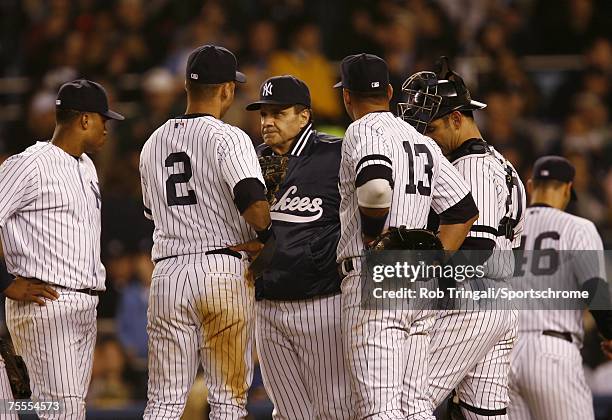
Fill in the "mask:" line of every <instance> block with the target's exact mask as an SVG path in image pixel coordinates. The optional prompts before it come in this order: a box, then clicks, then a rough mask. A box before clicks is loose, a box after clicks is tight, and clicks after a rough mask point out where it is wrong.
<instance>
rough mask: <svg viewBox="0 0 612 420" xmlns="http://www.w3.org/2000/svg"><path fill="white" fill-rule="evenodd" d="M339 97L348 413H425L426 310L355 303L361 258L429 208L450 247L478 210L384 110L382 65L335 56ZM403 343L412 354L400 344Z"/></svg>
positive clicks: (418, 140) (420, 221) (429, 146)
mask: <svg viewBox="0 0 612 420" xmlns="http://www.w3.org/2000/svg"><path fill="white" fill-rule="evenodd" d="M341 70H342V80H341V82H339V83H338V84H336V86H335V87H342V88H343V99H344V104H345V107H346V110H347V113H348V115H349V116H350V117H351V119H352V120H353V123H352V124H351V125H350V126H349V127H348V129H347V131H346V133H345V136H344V140H343V144H342V161H341V164H340V197H341V202H340V222H341V237H340V242H339V244H338V262H339V263H340V269H341V272H342V274H343V277H344V279H343V281H342V285H341V289H342V306H343V310H342V327H343V328H342V331H343V345H344V352H345V358H346V359H347V363H348V369H349V372H350V375H351V379H352V382H353V387H354V391H355V397H356V398H357V402H356V405H355V409H356V411H357V415H356V418H360V419H363V418H368V419H406V418H409V419H433V415H432V409H431V407H429V401H428V398H427V348H428V342H429V335H428V332H429V330H430V328H431V325H432V324H433V312H432V311H429V310H423V311H418V310H363V309H360V299H361V297H360V290H361V285H360V272H361V270H362V267H361V259H360V258H359V257H360V256H362V255H363V252H364V248H365V247H366V244H368V243H370V241H371V240H372V239H373V238H374V237H376V236H377V235H378V234H380V233H381V232H382V231H383V230H384V229H385V228H387V227H399V226H401V225H405V226H406V227H407V228H424V227H425V226H426V224H427V216H428V213H429V209H430V207H433V208H434V209H435V210H436V212H437V213H438V214H439V216H440V219H441V226H440V239H441V240H442V243H443V244H444V247H445V248H446V249H448V250H456V249H457V248H458V247H459V246H460V245H461V243H462V242H463V239H464V238H465V235H466V234H467V233H468V231H469V229H470V226H471V224H472V223H473V221H474V220H475V219H476V217H477V215H478V210H477V209H476V205H475V203H474V201H473V198H472V196H471V194H470V192H469V189H468V187H467V185H466V183H465V181H464V180H463V178H462V177H461V176H460V175H459V173H458V172H457V170H456V169H455V168H454V167H453V166H452V165H451V164H450V163H449V162H448V161H447V160H446V159H444V156H443V155H442V153H441V151H440V149H439V148H438V147H437V146H436V145H435V143H434V142H433V141H432V140H431V139H429V138H427V137H425V136H423V135H421V134H419V133H418V132H417V131H416V130H415V129H414V128H413V127H412V126H411V125H410V124H408V123H406V122H404V121H402V120H400V119H398V118H395V117H394V116H393V114H392V113H391V112H389V100H390V98H391V96H392V93H393V90H392V88H391V86H390V85H389V74H388V69H387V64H386V63H385V62H384V60H382V59H381V58H379V57H377V56H374V55H370V54H359V55H351V56H348V57H346V58H344V60H343V61H342V67H341ZM410 349H412V351H409V350H410Z"/></svg>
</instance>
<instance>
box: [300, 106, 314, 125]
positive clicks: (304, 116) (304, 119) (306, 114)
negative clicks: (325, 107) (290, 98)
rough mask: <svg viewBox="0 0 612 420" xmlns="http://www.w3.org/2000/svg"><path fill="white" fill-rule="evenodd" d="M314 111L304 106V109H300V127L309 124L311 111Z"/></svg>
mask: <svg viewBox="0 0 612 420" xmlns="http://www.w3.org/2000/svg"><path fill="white" fill-rule="evenodd" d="M311 112H312V111H311V110H310V109H308V108H304V109H303V110H301V111H300V117H299V118H300V129H302V128H304V127H306V125H307V124H308V121H310V113H311Z"/></svg>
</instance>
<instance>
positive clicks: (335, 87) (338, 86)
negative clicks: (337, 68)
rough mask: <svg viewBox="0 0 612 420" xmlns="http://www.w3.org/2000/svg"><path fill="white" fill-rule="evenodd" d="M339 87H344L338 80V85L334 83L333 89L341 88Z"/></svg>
mask: <svg viewBox="0 0 612 420" xmlns="http://www.w3.org/2000/svg"><path fill="white" fill-rule="evenodd" d="M341 87H344V86H342V80H340V81H339V82H338V83H336V84H335V85H334V89H338V88H341Z"/></svg>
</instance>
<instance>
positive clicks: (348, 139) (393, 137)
mask: <svg viewBox="0 0 612 420" xmlns="http://www.w3.org/2000/svg"><path fill="white" fill-rule="evenodd" d="M373 165H378V166H379V167H383V166H384V167H388V168H391V171H392V174H393V175H392V177H393V198H392V201H391V208H390V209H389V216H388V217H387V223H386V226H395V227H399V226H402V225H404V226H406V227H407V228H409V229H422V228H425V227H426V225H427V216H428V214H429V209H430V208H432V209H433V210H434V211H435V212H436V213H438V214H440V213H443V212H444V211H445V210H447V209H449V208H451V207H453V206H454V205H455V204H457V203H459V202H460V201H461V200H463V199H465V198H466V196H468V195H469V187H468V186H467V184H466V182H465V180H464V179H463V178H462V177H461V175H460V174H459V173H458V172H457V170H456V169H455V168H454V167H453V165H452V164H451V163H450V162H449V161H448V160H447V159H446V158H445V157H444V155H443V154H442V152H441V150H440V148H439V147H438V146H437V145H436V144H435V142H434V141H433V140H431V139H430V138H429V137H426V136H423V135H422V134H420V133H418V132H417V131H416V130H415V129H414V127H412V126H411V125H410V124H408V123H407V122H405V121H403V120H401V119H399V118H396V117H394V116H393V114H392V113H391V112H373V113H370V114H367V115H365V116H364V117H362V118H360V119H358V120H356V121H354V122H353V123H352V124H351V125H350V126H349V127H348V128H347V130H346V133H345V134H344V141H343V144H342V161H341V163H340V196H341V202H340V223H341V226H342V228H341V237H340V243H339V244H338V261H342V260H344V259H346V258H352V257H358V256H360V255H361V254H362V251H363V241H362V239H361V221H360V217H359V207H358V204H357V194H356V185H358V184H359V179H360V174H361V173H362V171H364V170H365V169H366V168H368V167H369V166H373Z"/></svg>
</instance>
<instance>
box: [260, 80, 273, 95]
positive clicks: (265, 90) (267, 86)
mask: <svg viewBox="0 0 612 420" xmlns="http://www.w3.org/2000/svg"><path fill="white" fill-rule="evenodd" d="M261 95H262V96H270V95H272V82H268V83H266V84H265V85H263V88H262V92H261Z"/></svg>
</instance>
